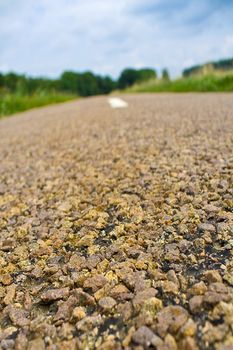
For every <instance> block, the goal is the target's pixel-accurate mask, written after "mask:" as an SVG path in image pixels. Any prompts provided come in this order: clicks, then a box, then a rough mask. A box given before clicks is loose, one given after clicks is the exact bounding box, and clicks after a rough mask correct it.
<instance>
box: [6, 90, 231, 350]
mask: <svg viewBox="0 0 233 350" xmlns="http://www.w3.org/2000/svg"><path fill="white" fill-rule="evenodd" d="M123 99H124V100H125V101H126V102H127V103H128V107H127V108H124V109H111V107H110V106H109V104H108V103H107V98H106V97H94V98H90V99H84V100H80V101H75V102H69V103H65V104H62V105H57V106H50V107H46V108H40V109H37V110H32V111H29V112H25V113H22V114H20V115H17V116H13V117H9V118H5V119H3V120H1V121H0V232H1V234H0V349H4V350H6V349H7V350H8V349H16V350H21V349H22V350H23V349H29V350H33V349H38V350H43V349H50V350H57V349H58V350H59V349H62V350H65V349H67V350H69V349H71V350H72V349H87V350H89V349H100V350H112V349H113V350H114V349H116V350H118V349H119V350H120V349H126V350H127V349H135V350H136V349H137V350H142V349H158V350H180V349H181V350H196V349H210V350H211V349H217V350H232V349H233V260H232V254H233V226H232V223H233V213H232V208H233V196H232V194H233V186H232V178H233V153H232V150H233V95H232V94H186V95H182V94H177V95H166V94H163V95H159V94H157V95H146V94H145V95H130V96H129V95H128V96H127V95H125V96H123Z"/></svg>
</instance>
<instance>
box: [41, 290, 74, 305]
mask: <svg viewBox="0 0 233 350" xmlns="http://www.w3.org/2000/svg"><path fill="white" fill-rule="evenodd" d="M68 295H69V288H60V289H50V290H47V291H45V292H43V293H42V294H41V300H43V301H44V302H51V301H54V300H59V299H63V298H66V297H68Z"/></svg>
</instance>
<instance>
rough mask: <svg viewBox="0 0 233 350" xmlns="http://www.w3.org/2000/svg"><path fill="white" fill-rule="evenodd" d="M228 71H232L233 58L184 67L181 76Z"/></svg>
mask: <svg viewBox="0 0 233 350" xmlns="http://www.w3.org/2000/svg"><path fill="white" fill-rule="evenodd" d="M230 71H233V58H230V59H225V60H220V61H216V62H208V63H205V64H202V65H197V66H193V67H190V68H186V69H184V71H183V77H190V76H193V75H200V74H201V75H203V74H210V73H216V72H230Z"/></svg>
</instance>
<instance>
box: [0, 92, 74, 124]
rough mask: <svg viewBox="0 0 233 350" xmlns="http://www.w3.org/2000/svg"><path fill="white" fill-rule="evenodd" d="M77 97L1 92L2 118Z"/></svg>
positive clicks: (0, 112) (0, 114) (0, 113)
mask: <svg viewBox="0 0 233 350" xmlns="http://www.w3.org/2000/svg"><path fill="white" fill-rule="evenodd" d="M74 98H77V96H74V95H67V94H58V93H51V92H50V93H45V92H38V93H35V94H34V95H32V96H29V95H22V94H17V93H16V94H2V95H1V94H0V118H1V117H3V116H7V115H10V114H14V113H17V112H23V111H26V110H28V109H31V108H34V107H40V106H46V105H49V104H53V103H60V102H65V101H69V100H72V99H74Z"/></svg>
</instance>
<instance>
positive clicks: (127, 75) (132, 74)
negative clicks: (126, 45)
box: [118, 68, 156, 89]
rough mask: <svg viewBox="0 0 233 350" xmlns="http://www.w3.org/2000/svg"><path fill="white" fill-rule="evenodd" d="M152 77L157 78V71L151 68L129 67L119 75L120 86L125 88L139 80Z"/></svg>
mask: <svg viewBox="0 0 233 350" xmlns="http://www.w3.org/2000/svg"><path fill="white" fill-rule="evenodd" d="M152 78H156V72H155V70H153V69H151V68H143V69H138V70H137V69H133V68H127V69H124V70H123V72H122V73H121V75H120V77H119V80H118V88H119V89H125V88H127V87H129V86H132V85H134V84H136V83H138V82H142V81H146V80H149V79H152Z"/></svg>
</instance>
